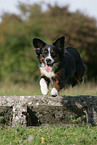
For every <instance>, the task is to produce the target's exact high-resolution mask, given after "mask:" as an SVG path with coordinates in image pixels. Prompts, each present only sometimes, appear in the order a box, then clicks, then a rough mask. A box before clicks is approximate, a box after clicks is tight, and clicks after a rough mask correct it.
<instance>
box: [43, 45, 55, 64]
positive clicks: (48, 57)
mask: <svg viewBox="0 0 97 145" xmlns="http://www.w3.org/2000/svg"><path fill="white" fill-rule="evenodd" d="M47 59H50V60H51V64H52V63H54V59H53V58H52V56H51V52H50V47H49V48H48V56H47V57H46V58H45V63H46V60H47Z"/></svg>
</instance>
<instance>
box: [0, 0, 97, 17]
mask: <svg viewBox="0 0 97 145" xmlns="http://www.w3.org/2000/svg"><path fill="white" fill-rule="evenodd" d="M19 1H20V2H23V1H24V2H27V3H32V4H33V3H35V2H37V3H39V2H41V1H42V2H46V3H50V4H51V5H54V4H55V3H57V4H58V5H59V6H65V5H69V10H70V11H71V12H74V11H76V10H80V11H81V12H82V13H84V14H86V15H88V16H90V17H95V18H96V20H97V0H0V15H1V14H2V12H4V11H6V12H12V13H17V14H18V13H19V11H18V9H17V4H18V2H19ZM44 9H46V7H44Z"/></svg>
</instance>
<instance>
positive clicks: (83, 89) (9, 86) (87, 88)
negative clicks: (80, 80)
mask: <svg viewBox="0 0 97 145" xmlns="http://www.w3.org/2000/svg"><path fill="white" fill-rule="evenodd" d="M33 95H42V94H41V91H40V88H39V84H38V83H36V82H34V83H32V84H13V83H0V96H33ZM49 95H50V94H49ZM59 95H67V96H76V95H92V96H97V84H95V83H90V82H88V83H84V84H82V85H81V84H79V85H77V86H75V87H74V88H72V87H68V88H67V89H65V91H61V92H60V93H59Z"/></svg>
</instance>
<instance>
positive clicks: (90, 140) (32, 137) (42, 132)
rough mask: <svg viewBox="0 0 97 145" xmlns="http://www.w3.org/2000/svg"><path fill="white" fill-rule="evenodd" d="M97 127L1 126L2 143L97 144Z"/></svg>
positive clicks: (0, 139) (31, 144)
mask: <svg viewBox="0 0 97 145" xmlns="http://www.w3.org/2000/svg"><path fill="white" fill-rule="evenodd" d="M96 134H97V127H91V126H65V125H62V126H47V127H38V128H37V127H36V128H26V127H25V128H22V127H20V126H16V127H15V128H0V144H3V145H6V144H7V145H10V144H13V145H15V144H16V145H17V144H23V145H26V144H27V145H42V144H44V145H47V144H48V145H59V144H60V145H64V144H66V145H69V144H75V145H78V144H79V145H83V144H84V145H96V144H97V137H96Z"/></svg>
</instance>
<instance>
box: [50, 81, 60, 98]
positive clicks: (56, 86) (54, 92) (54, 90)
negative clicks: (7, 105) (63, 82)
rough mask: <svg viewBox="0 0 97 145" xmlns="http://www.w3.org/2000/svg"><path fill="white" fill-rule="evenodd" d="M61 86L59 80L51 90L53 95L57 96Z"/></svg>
mask: <svg viewBox="0 0 97 145" xmlns="http://www.w3.org/2000/svg"><path fill="white" fill-rule="evenodd" d="M59 89H60V87H59V81H58V80H57V81H56V83H55V85H54V87H53V89H52V90H51V95H52V96H57V95H58V91H59Z"/></svg>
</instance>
